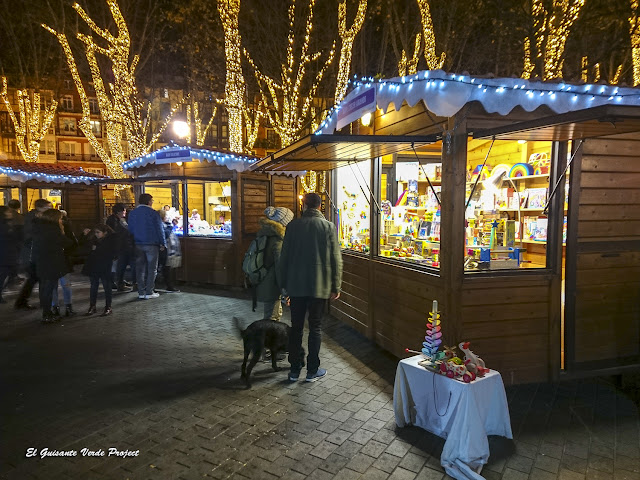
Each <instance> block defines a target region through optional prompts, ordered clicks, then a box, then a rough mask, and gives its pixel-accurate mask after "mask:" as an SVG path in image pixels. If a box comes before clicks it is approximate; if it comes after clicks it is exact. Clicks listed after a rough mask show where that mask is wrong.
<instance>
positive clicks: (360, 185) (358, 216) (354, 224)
mask: <svg viewBox="0 0 640 480" xmlns="http://www.w3.org/2000/svg"><path fill="white" fill-rule="evenodd" d="M319 175H321V174H319ZM370 175H371V166H370V163H369V162H358V163H354V164H353V165H349V166H346V167H340V168H338V169H336V179H337V185H338V193H337V197H336V198H337V205H336V206H337V207H338V212H339V216H340V223H339V225H338V239H339V240H340V246H341V247H342V248H344V249H346V250H354V251H358V252H363V253H366V252H368V251H369V245H370V239H371V236H370V235H371V230H370V229H371V219H370V218H369V212H370V207H369V198H370V195H369V192H370V187H369V183H370V182H369V179H370ZM315 181H316V186H317V181H318V178H317V177H316V179H315ZM305 182H306V183H307V184H309V183H311V182H313V179H309V180H308V181H307V180H305ZM309 186H311V185H309Z"/></svg>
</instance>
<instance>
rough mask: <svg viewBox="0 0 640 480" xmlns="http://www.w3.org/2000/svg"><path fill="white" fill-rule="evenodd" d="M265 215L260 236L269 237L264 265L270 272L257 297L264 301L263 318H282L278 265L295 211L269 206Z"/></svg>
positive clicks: (257, 288) (261, 220) (261, 222)
mask: <svg viewBox="0 0 640 480" xmlns="http://www.w3.org/2000/svg"><path fill="white" fill-rule="evenodd" d="M264 214H265V217H264V218H261V219H260V230H259V231H258V235H257V236H258V237H261V236H264V237H267V247H266V250H265V256H264V265H265V267H267V269H268V272H267V274H266V276H265V277H264V279H263V280H262V281H261V282H260V283H259V284H258V286H257V287H256V299H257V301H259V302H262V303H264V316H263V317H262V318H263V319H269V318H270V319H272V320H276V321H278V320H280V317H281V316H282V305H281V304H280V291H281V290H280V285H279V284H278V279H277V277H276V270H277V269H276V265H277V264H278V261H279V260H280V250H282V241H283V240H284V232H285V227H286V226H287V224H288V223H289V222H290V221H291V220H293V212H292V211H291V210H289V209H288V208H285V207H267V208H266V209H265V211H264Z"/></svg>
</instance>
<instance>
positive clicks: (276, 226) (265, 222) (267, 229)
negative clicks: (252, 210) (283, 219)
mask: <svg viewBox="0 0 640 480" xmlns="http://www.w3.org/2000/svg"><path fill="white" fill-rule="evenodd" d="M284 232H285V227H284V226H283V225H282V224H281V223H280V222H274V221H273V220H269V219H268V218H267V217H263V218H261V219H260V230H259V231H258V235H263V236H273V235H276V236H278V237H280V239H283V238H284Z"/></svg>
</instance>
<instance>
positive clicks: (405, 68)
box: [398, 33, 422, 77]
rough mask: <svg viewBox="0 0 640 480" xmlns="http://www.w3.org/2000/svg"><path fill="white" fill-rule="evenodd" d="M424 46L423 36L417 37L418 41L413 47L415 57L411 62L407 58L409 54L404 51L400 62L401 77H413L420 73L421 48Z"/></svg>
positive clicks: (399, 72) (418, 35) (419, 34)
mask: <svg viewBox="0 0 640 480" xmlns="http://www.w3.org/2000/svg"><path fill="white" fill-rule="evenodd" d="M421 44H422V34H421V33H418V34H417V35H416V40H415V43H414V46H413V57H411V60H409V59H408V58H407V52H405V51H404V49H403V50H402V54H401V57H400V61H399V62H398V74H399V75H400V76H401V77H404V76H405V75H413V74H415V73H418V62H419V61H420V46H421Z"/></svg>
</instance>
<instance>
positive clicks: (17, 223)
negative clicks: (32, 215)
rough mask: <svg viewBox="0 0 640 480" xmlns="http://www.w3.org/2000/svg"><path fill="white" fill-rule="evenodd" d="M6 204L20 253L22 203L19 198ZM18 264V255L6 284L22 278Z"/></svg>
mask: <svg viewBox="0 0 640 480" xmlns="http://www.w3.org/2000/svg"><path fill="white" fill-rule="evenodd" d="M7 206H8V207H9V208H10V209H11V213H12V219H11V224H12V226H13V232H14V234H15V235H16V236H17V238H18V241H19V245H18V255H19V254H20V244H21V243H22V242H23V239H24V215H22V212H21V211H20V210H22V204H21V203H20V200H16V199H13V200H9V203H8V204H7ZM19 266H20V257H18V261H17V262H16V264H15V265H14V266H13V267H12V268H11V270H10V271H9V278H7V286H11V285H15V284H17V283H20V282H22V281H23V280H24V278H21V277H20V276H18V267H19Z"/></svg>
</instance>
